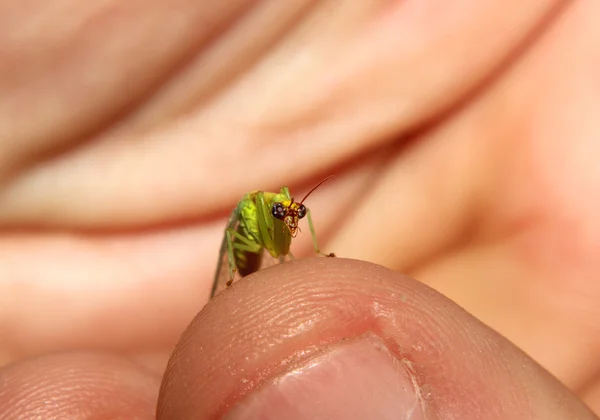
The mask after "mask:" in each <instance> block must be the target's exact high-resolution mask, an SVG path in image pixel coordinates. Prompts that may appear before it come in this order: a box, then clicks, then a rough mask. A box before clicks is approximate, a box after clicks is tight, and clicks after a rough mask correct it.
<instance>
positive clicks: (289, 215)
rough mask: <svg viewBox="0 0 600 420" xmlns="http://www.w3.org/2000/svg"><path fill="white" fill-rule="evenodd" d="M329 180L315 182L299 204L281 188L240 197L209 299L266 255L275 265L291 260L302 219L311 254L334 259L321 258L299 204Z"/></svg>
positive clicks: (254, 267)
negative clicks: (309, 235)
mask: <svg viewBox="0 0 600 420" xmlns="http://www.w3.org/2000/svg"><path fill="white" fill-rule="evenodd" d="M331 178H333V176H330V177H328V178H325V179H324V180H323V181H321V182H319V183H318V184H317V185H316V186H315V187H314V188H313V189H311V190H310V191H309V192H308V193H307V194H306V195H305V196H304V198H303V199H302V200H301V201H300V202H296V201H295V200H294V198H293V197H292V196H291V194H290V190H289V188H288V187H281V189H280V190H279V192H278V193H274V192H266V191H252V192H249V193H247V194H246V195H244V197H243V198H242V199H241V200H240V202H239V203H238V204H237V206H236V207H235V208H234V209H233V211H232V212H231V216H230V217H229V221H228V222H227V226H226V228H225V234H224V236H223V241H222V243H221V248H220V251H219V260H218V262H217V270H216V273H215V279H214V282H213V287H212V292H211V297H213V296H215V295H216V294H217V293H218V292H219V291H220V290H222V289H223V288H227V287H230V286H231V285H232V283H233V280H234V278H235V275H236V273H239V275H240V276H242V277H244V276H247V275H248V274H251V273H254V272H255V271H258V270H259V269H260V268H262V266H263V254H265V253H266V252H268V253H269V254H270V255H271V257H273V258H274V259H277V260H278V261H279V263H283V262H284V261H285V259H286V257H287V256H290V257H291V258H292V259H293V258H294V256H293V255H292V253H291V252H290V245H291V243H292V238H295V237H296V235H297V234H298V232H299V231H300V228H299V226H298V222H299V220H300V219H303V218H304V217H306V218H307V219H308V227H309V229H310V233H311V236H312V242H313V246H314V249H315V252H316V253H317V254H320V255H322V256H326V257H335V254H333V253H330V254H325V253H323V252H321V250H320V249H319V245H318V243H317V237H316V234H315V228H314V224H313V221H312V217H311V214H310V210H309V209H308V208H307V207H306V206H305V205H304V204H303V203H304V200H306V198H307V197H308V196H309V195H310V194H312V192H313V191H314V190H316V189H317V188H318V187H319V186H321V185H322V184H323V183H324V182H325V181H327V180H329V179H331ZM224 259H226V260H227V263H225V261H224ZM225 266H227V267H228V270H227V271H225Z"/></svg>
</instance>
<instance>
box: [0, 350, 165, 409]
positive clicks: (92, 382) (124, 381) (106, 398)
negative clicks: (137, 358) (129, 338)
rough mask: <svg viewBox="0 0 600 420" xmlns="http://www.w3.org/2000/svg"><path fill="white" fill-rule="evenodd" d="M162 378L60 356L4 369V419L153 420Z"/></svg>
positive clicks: (102, 359)
mask: <svg viewBox="0 0 600 420" xmlns="http://www.w3.org/2000/svg"><path fill="white" fill-rule="evenodd" d="M159 383H160V381H159V377H158V376H157V375H153V374H150V373H148V372H146V371H145V370H143V369H142V368H140V367H139V366H137V365H135V364H134V363H132V362H130V361H128V360H126V359H123V358H119V357H116V356H111V355H106V354H85V353H62V354H59V353H57V354H53V355H47V356H43V357H39V358H36V359H28V360H24V361H22V362H19V363H16V364H13V365H9V366H7V367H5V368H3V369H1V370H0V407H2V409H1V410H0V420H13V419H33V418H45V419H46V418H47V419H59V418H60V419H63V418H64V419H73V420H78V419H81V420H83V419H121V418H122V419H140V420H143V419H149V420H150V419H153V418H154V411H155V407H156V397H157V393H158V386H159Z"/></svg>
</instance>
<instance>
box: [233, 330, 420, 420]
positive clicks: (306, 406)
mask: <svg viewBox="0 0 600 420" xmlns="http://www.w3.org/2000/svg"><path fill="white" fill-rule="evenodd" d="M417 394H418V393H417V391H416V390H415V385H414V382H413V380H412V379H411V375H410V373H409V372H408V371H407V370H406V368H405V367H404V366H403V365H402V363H400V361H399V360H397V359H396V358H395V357H394V356H393V355H392V353H391V352H390V351H389V350H388V348H387V346H386V345H385V343H384V341H383V340H382V339H381V338H380V337H379V336H377V335H375V334H367V335H364V336H361V337H359V338H357V339H355V340H348V341H344V342H342V343H340V344H338V345H337V346H334V347H332V348H331V349H330V350H329V351H328V352H327V353H325V354H322V355H320V356H318V357H317V358H315V359H311V360H310V361H308V362H307V363H305V364H304V365H303V366H300V367H298V368H297V369H295V370H293V371H291V372H288V373H286V374H284V375H283V376H280V377H278V378H276V379H274V380H272V381H270V382H268V383H267V384H265V385H264V386H263V387H261V388H259V389H258V390H257V391H255V392H253V393H252V394H251V395H249V396H247V397H246V398H245V399H244V400H242V401H241V402H240V404H239V405H237V406H235V407H234V408H233V409H232V410H231V411H229V413H227V415H226V418H228V419H256V418H260V419H290V420H293V419H320V418H327V419H330V418H331V419H369V418H372V419H398V418H401V419H415V420H416V419H424V418H425V416H424V413H423V407H422V406H421V400H420V398H419V397H418V396H417Z"/></svg>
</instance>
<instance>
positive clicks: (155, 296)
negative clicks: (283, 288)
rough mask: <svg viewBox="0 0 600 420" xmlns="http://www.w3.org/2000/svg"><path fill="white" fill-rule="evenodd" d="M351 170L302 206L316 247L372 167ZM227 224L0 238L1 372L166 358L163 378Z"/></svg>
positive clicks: (206, 287)
mask: <svg viewBox="0 0 600 420" xmlns="http://www.w3.org/2000/svg"><path fill="white" fill-rule="evenodd" d="M355 169H356V170H354V171H353V172H351V173H349V174H346V175H340V176H337V177H336V180H335V182H334V183H331V184H330V185H324V186H323V189H322V190H321V189H319V190H317V191H315V193H314V195H311V196H310V203H308V202H307V205H308V204H310V208H311V209H312V210H314V212H313V214H314V219H315V226H316V229H317V233H318V236H319V240H321V241H322V240H324V239H325V238H326V236H327V233H328V229H327V225H331V224H333V223H334V222H335V221H336V219H339V218H341V216H340V214H341V213H343V209H344V208H345V207H346V206H348V205H350V204H351V202H352V200H353V199H354V192H355V190H356V188H357V187H358V188H360V187H361V185H363V184H364V183H365V179H367V178H368V176H369V172H370V171H371V170H372V167H371V166H369V165H358V166H357V167H356V168H355ZM293 192H297V193H298V196H300V197H301V191H297V190H296V191H293ZM240 198H241V197H240ZM233 205H234V204H232V207H233ZM224 225H225V221H224V220H219V219H217V220H215V221H200V222H198V223H194V224H192V223H190V224H186V225H184V226H174V227H166V226H165V227H163V228H162V229H156V230H150V231H138V232H124V233H110V234H99V233H98V234H92V233H88V234H81V235H76V234H72V233H71V234H69V233H65V232H56V233H52V232H43V233H37V234H32V233H20V232H14V233H8V232H7V233H5V234H4V235H0V256H1V257H0V337H2V339H0V366H1V365H2V364H4V363H7V362H11V361H16V360H19V359H20V358H23V357H30V356H33V355H36V354H40V353H45V352H49V351H57V350H73V349H89V348H93V349H96V350H109V351H118V352H123V353H127V354H136V355H137V354H140V353H141V354H157V353H161V354H164V358H163V362H164V363H163V364H162V366H158V368H159V370H160V371H161V372H162V371H163V370H164V367H165V363H166V360H167V359H168V355H169V354H170V353H171V349H172V348H173V346H174V345H175V343H176V341H177V338H178V337H179V335H180V334H181V331H183V330H184V329H185V327H186V325H187V324H188V323H189V320H190V319H191V318H192V317H193V316H194V314H196V313H197V312H198V310H199V309H200V308H201V307H202V305H204V304H205V302H206V301H207V299H208V296H209V293H210V288H211V286H212V281H213V276H214V270H215V267H216V265H217V256H218V250H219V244H220V242H221V240H222V238H223V234H224V231H223V228H224ZM305 226H306V225H303V226H302V227H303V228H304V227H305ZM304 230H305V231H304V232H303V233H302V234H300V235H298V237H297V238H296V239H295V240H294V244H293V247H294V248H293V249H294V252H295V255H298V256H301V255H303V254H304V253H305V252H312V242H311V235H310V232H308V228H307V227H306V228H304ZM155 360H156V359H155Z"/></svg>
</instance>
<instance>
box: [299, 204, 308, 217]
mask: <svg viewBox="0 0 600 420" xmlns="http://www.w3.org/2000/svg"><path fill="white" fill-rule="evenodd" d="M304 216H306V206H305V205H304V204H300V206H299V207H298V219H302V218H303V217H304Z"/></svg>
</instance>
